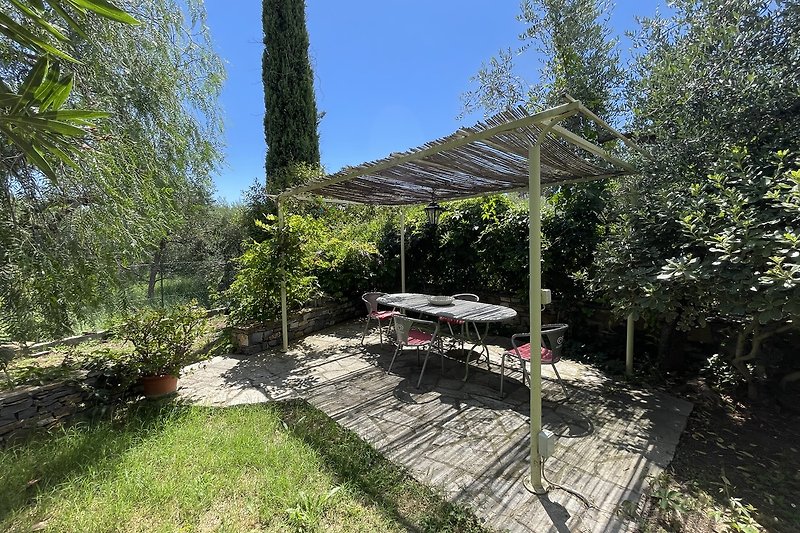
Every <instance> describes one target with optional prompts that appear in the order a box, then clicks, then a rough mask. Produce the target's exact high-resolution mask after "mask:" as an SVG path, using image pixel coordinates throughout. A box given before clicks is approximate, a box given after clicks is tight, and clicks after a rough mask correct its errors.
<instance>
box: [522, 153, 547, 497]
mask: <svg viewBox="0 0 800 533" xmlns="http://www.w3.org/2000/svg"><path fill="white" fill-rule="evenodd" d="M541 173H542V168H541V147H540V146H539V143H538V142H537V143H536V144H534V145H533V146H531V147H530V148H529V149H528V216H529V217H530V221H529V224H528V231H529V234H528V243H529V247H530V249H529V250H528V258H529V261H530V276H529V279H528V292H529V295H528V304H529V306H530V321H531V324H530V333H531V338H530V341H531V360H530V365H531V372H530V382H529V383H530V389H531V401H530V403H531V471H530V477H529V478H528V479H527V483H526V484H525V486H526V488H527V489H528V490H530V491H531V492H533V493H534V494H544V493H546V492H547V491H546V490H545V488H544V486H543V485H542V459H541V457H540V456H539V432H540V431H542V359H541V357H539V349H538V348H539V345H540V343H541V338H542V213H541V198H542V183H541Z"/></svg>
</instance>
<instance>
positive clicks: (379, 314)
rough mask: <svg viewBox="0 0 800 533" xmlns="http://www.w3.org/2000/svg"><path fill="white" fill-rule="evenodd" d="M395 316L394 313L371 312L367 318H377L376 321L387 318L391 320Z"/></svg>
mask: <svg viewBox="0 0 800 533" xmlns="http://www.w3.org/2000/svg"><path fill="white" fill-rule="evenodd" d="M396 314H397V313H396V312H395V311H373V312H371V313H370V314H369V316H371V317H372V318H377V319H378V320H386V319H387V318H392V317H393V316H394V315H396Z"/></svg>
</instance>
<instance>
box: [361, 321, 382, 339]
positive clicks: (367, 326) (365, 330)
mask: <svg viewBox="0 0 800 533" xmlns="http://www.w3.org/2000/svg"><path fill="white" fill-rule="evenodd" d="M370 320H372V317H371V316H369V315H367V323H366V324H364V332H363V333H361V344H362V345H363V344H364V337H365V336H366V335H367V329H368V328H369V321H370ZM378 323H380V321H378Z"/></svg>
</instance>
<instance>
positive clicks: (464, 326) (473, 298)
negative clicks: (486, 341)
mask: <svg viewBox="0 0 800 533" xmlns="http://www.w3.org/2000/svg"><path fill="white" fill-rule="evenodd" d="M453 298H455V299H456V300H465V301H467V302H479V301H480V300H481V299H480V297H479V296H478V295H477V294H472V293H471V292H462V293H459V294H454V295H453ZM439 322H441V323H442V324H447V328H448V329H449V330H450V336H451V337H452V338H453V339H457V340H459V341H461V350H463V349H464V340H465V339H469V337H470V332H469V324H472V325H473V327H474V328H475V334H476V335H478V338H480V336H481V334H480V332H479V331H478V325H477V324H475V323H474V322H470V323H467V322H466V321H465V320H461V319H459V318H450V317H445V316H443V317H439ZM453 326H461V335H456V334H455V332H454V331H453Z"/></svg>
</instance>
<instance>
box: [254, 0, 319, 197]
mask: <svg viewBox="0 0 800 533" xmlns="http://www.w3.org/2000/svg"><path fill="white" fill-rule="evenodd" d="M262 6H263V13H262V22H263V27H264V57H263V62H262V79H263V83H264V106H265V110H266V113H265V115H264V137H265V139H266V143H267V155H266V163H265V166H266V172H267V189H268V190H269V191H271V192H277V191H280V190H283V189H285V188H286V187H288V186H290V185H293V184H295V183H296V182H297V181H299V178H298V177H296V174H295V173H294V172H292V169H293V167H294V166H295V165H297V164H303V163H304V164H308V165H318V164H319V134H318V133H317V105H316V102H315V99H314V75H313V72H312V70H311V63H310V61H309V58H308V30H307V29H306V17H305V1H304V0H263V4H262Z"/></svg>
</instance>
